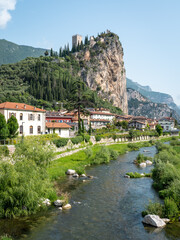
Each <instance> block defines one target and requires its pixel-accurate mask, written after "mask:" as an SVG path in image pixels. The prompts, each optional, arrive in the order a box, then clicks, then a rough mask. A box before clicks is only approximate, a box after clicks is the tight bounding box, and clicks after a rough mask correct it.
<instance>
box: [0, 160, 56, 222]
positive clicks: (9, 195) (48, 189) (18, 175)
mask: <svg viewBox="0 0 180 240" xmlns="http://www.w3.org/2000/svg"><path fill="white" fill-rule="evenodd" d="M15 159H16V158H15ZM36 162H39V161H36ZM36 162H35V161H33V158H31V157H30V156H29V158H28V159H27V158H26V156H25V155H21V156H19V158H18V160H17V159H16V160H15V163H14V164H10V163H7V162H3V163H1V164H0V173H1V174H0V195H1V201H0V217H1V218H2V217H6V218H14V217H17V216H26V215H30V214H33V213H36V212H37V211H38V210H39V209H40V207H39V204H41V199H42V198H43V197H44V198H50V197H51V196H54V195H55V194H52V193H53V192H54V190H53V187H52V185H51V183H50V181H49V178H48V176H47V173H46V170H45V168H42V167H41V166H39V165H37V164H36ZM51 200H54V199H51Z"/></svg>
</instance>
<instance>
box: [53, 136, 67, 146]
mask: <svg viewBox="0 0 180 240" xmlns="http://www.w3.org/2000/svg"><path fill="white" fill-rule="evenodd" d="M68 140H69V139H68V138H57V139H55V140H54V141H53V143H54V144H55V145H56V147H58V148H59V147H64V146H66V145H67V143H68Z"/></svg>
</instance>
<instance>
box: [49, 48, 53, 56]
mask: <svg viewBox="0 0 180 240" xmlns="http://www.w3.org/2000/svg"><path fill="white" fill-rule="evenodd" d="M53 55H54V53H53V49H52V48H51V51H50V56H51V57H52V56H53Z"/></svg>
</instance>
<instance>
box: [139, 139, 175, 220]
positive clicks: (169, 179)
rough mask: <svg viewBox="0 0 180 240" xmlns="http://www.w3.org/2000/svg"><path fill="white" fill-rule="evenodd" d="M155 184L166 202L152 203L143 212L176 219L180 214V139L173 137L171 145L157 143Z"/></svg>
mask: <svg viewBox="0 0 180 240" xmlns="http://www.w3.org/2000/svg"><path fill="white" fill-rule="evenodd" d="M156 146H157V150H158V153H157V154H156V155H155V158H154V159H155V166H154V169H153V171H152V178H153V181H154V182H153V186H154V188H155V189H156V190H157V191H158V192H159V196H160V197H161V198H163V199H164V203H163V204H160V203H150V204H149V205H148V206H147V207H146V211H145V212H144V213H143V214H157V215H159V216H160V217H162V218H169V219H171V221H176V220H178V219H179V216H180V141H179V140H178V139H175V138H173V139H172V140H171V141H170V145H167V144H162V143H157V145H156Z"/></svg>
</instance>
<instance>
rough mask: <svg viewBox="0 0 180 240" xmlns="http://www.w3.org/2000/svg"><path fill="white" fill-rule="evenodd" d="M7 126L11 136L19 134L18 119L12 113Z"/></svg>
mask: <svg viewBox="0 0 180 240" xmlns="http://www.w3.org/2000/svg"><path fill="white" fill-rule="evenodd" d="M7 126H8V130H9V138H14V137H16V136H17V134H18V131H17V130H18V128H19V125H18V121H17V119H16V118H15V117H14V116H13V115H12V116H11V117H10V118H9V119H8V121H7Z"/></svg>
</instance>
